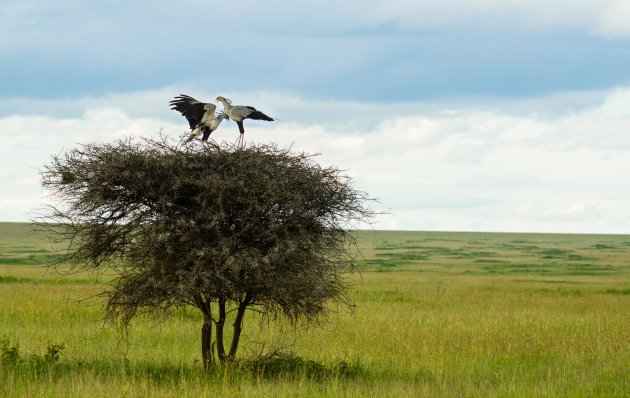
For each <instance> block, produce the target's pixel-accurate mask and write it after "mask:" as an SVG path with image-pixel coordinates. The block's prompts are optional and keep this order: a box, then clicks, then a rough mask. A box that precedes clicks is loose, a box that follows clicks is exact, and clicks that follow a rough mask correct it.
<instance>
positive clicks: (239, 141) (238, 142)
mask: <svg viewBox="0 0 630 398" xmlns="http://www.w3.org/2000/svg"><path fill="white" fill-rule="evenodd" d="M244 146H245V134H241V135H240V136H239V137H238V139H237V140H236V147H237V148H239V149H240V148H243V147H244Z"/></svg>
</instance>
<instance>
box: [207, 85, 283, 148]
mask: <svg viewBox="0 0 630 398" xmlns="http://www.w3.org/2000/svg"><path fill="white" fill-rule="evenodd" d="M216 100H217V101H218V102H221V103H222V104H223V111H224V112H225V113H226V114H227V117H228V118H229V119H232V120H233V121H235V122H236V124H237V125H238V130H239V132H240V133H241V135H240V136H239V138H238V140H237V142H238V143H239V144H240V145H242V144H243V137H244V134H245V127H244V126H243V120H245V119H255V120H266V121H268V122H272V121H274V120H276V119H274V118H272V117H270V116H267V115H265V114H264V113H262V112H261V111H259V110H258V109H256V108H254V107H253V106H245V105H232V101H230V100H229V99H227V98H224V97H221V96H219V97H217V98H216Z"/></svg>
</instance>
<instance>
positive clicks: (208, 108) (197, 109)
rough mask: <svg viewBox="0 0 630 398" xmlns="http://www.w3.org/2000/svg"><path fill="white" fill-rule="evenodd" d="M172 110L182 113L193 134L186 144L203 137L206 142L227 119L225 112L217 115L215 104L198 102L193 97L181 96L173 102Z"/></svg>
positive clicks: (202, 139) (170, 103)
mask: <svg viewBox="0 0 630 398" xmlns="http://www.w3.org/2000/svg"><path fill="white" fill-rule="evenodd" d="M169 105H171V109H173V110H176V111H177V112H179V113H181V114H182V115H183V116H184V117H185V118H186V120H188V124H190V129H191V130H192V132H191V133H190V135H189V136H188V139H187V140H186V142H190V141H191V140H192V139H194V138H196V137H199V135H202V137H201V141H203V142H206V141H207V140H208V137H210V134H211V133H212V132H213V131H214V130H216V129H217V128H218V127H219V124H221V122H222V121H223V119H225V118H227V115H226V114H225V112H220V113H219V114H218V115H217V114H216V113H215V111H216V109H217V106H216V105H214V104H210V103H206V102H201V101H197V100H196V99H194V98H193V97H190V96H188V95H184V94H180V95H178V96H177V97H175V98H174V99H173V100H172V101H171V102H169Z"/></svg>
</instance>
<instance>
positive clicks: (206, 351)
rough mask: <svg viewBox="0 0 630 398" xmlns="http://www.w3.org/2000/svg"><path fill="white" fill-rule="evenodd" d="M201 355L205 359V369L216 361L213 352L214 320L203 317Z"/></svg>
mask: <svg viewBox="0 0 630 398" xmlns="http://www.w3.org/2000/svg"><path fill="white" fill-rule="evenodd" d="M201 357H202V359H203V367H204V369H208V366H210V364H212V363H214V355H213V352H212V320H211V319H210V318H209V317H207V316H205V315H204V317H203V326H201Z"/></svg>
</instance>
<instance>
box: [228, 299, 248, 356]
mask: <svg viewBox="0 0 630 398" xmlns="http://www.w3.org/2000/svg"><path fill="white" fill-rule="evenodd" d="M248 305H249V298H248V297H247V296H245V299H244V300H243V301H241V302H240V303H239V305H238V310H237V312H236V319H235V320H234V323H233V324H232V326H233V327H234V334H233V335H232V344H230V352H229V354H228V358H229V360H230V361H233V360H234V358H235V357H236V350H237V349H238V343H239V340H240V338H241V331H242V329H243V317H244V316H245V310H246V309H247V306H248Z"/></svg>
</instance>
